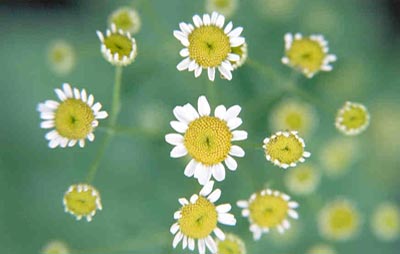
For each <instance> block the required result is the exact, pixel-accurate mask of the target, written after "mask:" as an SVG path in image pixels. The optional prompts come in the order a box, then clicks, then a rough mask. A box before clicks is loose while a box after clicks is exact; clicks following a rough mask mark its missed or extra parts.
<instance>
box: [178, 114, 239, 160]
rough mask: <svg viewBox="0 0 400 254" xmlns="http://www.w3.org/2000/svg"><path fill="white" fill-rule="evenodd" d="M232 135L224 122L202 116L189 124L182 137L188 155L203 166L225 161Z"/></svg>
mask: <svg viewBox="0 0 400 254" xmlns="http://www.w3.org/2000/svg"><path fill="white" fill-rule="evenodd" d="M231 139H232V133H231V132H230V130H229V128H228V125H227V124H226V122H225V121H223V120H220V119H219V118H217V117H213V116H203V117H200V118H198V119H196V120H194V121H192V122H191V123H190V124H189V128H188V129H187V130H186V133H185V136H184V144H185V147H186V149H187V150H188V153H189V154H190V155H191V156H192V157H193V158H194V159H195V160H196V161H198V162H201V163H202V164H204V165H214V164H217V163H220V162H221V161H223V160H225V159H226V157H227V155H228V153H229V151H230V149H231Z"/></svg>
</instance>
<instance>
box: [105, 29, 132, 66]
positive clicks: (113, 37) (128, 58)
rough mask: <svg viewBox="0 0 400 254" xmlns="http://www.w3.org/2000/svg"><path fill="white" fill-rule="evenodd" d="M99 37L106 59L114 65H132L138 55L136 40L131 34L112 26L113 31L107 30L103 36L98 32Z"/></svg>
mask: <svg viewBox="0 0 400 254" xmlns="http://www.w3.org/2000/svg"><path fill="white" fill-rule="evenodd" d="M97 36H98V37H99V40H100V42H101V47H100V49H101V53H102V54H103V56H104V58H105V59H106V60H107V61H108V62H110V63H111V64H113V65H116V66H126V65H129V64H131V63H132V62H133V61H134V60H135V58H136V55H137V46H136V40H135V39H134V38H132V36H131V34H130V33H129V32H124V31H123V30H122V29H117V27H116V25H115V24H112V25H111V30H107V32H106V34H105V35H103V34H102V33H101V32H100V31H97Z"/></svg>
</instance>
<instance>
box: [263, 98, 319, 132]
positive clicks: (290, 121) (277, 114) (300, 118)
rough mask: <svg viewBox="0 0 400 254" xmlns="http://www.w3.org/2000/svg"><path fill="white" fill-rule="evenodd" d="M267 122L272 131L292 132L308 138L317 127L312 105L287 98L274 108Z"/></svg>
mask: <svg viewBox="0 0 400 254" xmlns="http://www.w3.org/2000/svg"><path fill="white" fill-rule="evenodd" d="M269 120H270V126H271V128H272V129H273V130H274V131H278V130H292V131H298V132H299V133H300V134H301V135H304V136H309V135H310V134H311V133H312V132H313V130H314V129H315V126H316V125H317V122H318V116H317V114H316V112H315V108H314V107H313V106H312V105H310V104H308V103H306V102H301V101H299V100H297V99H293V98H287V99H285V100H283V101H281V102H280V103H279V104H277V105H276V106H275V107H274V109H273V110H272V113H271V118H270V119H269Z"/></svg>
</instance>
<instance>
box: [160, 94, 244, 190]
mask: <svg viewBox="0 0 400 254" xmlns="http://www.w3.org/2000/svg"><path fill="white" fill-rule="evenodd" d="M197 109H198V110H196V109H195V108H194V107H193V106H192V105H191V104H189V103H188V104H186V105H184V106H177V107H175V108H174V110H173V112H174V115H175V117H176V118H177V120H178V121H171V127H172V128H173V129H174V130H175V131H177V132H179V134H176V133H173V134H167V135H166V136H165V140H166V141H167V142H168V143H169V144H171V145H174V146H175V147H174V148H173V149H172V151H171V157H172V158H179V157H183V156H185V155H187V154H189V155H190V156H191V157H192V158H193V159H192V160H191V161H190V162H189V163H188V164H187V166H186V168H185V175H186V176H187V177H192V176H194V177H195V178H197V179H198V182H199V183H200V184H201V185H204V184H206V183H207V182H208V181H209V180H210V179H211V176H213V177H214V178H215V180H217V181H222V180H224V179H225V167H224V165H223V164H222V162H225V164H226V166H227V167H228V169H230V170H232V171H234V170H236V168H237V162H236V160H235V159H233V158H232V156H236V157H243V156H244V155H245V152H244V150H243V149H242V148H241V147H239V146H237V145H232V141H239V140H245V139H247V132H246V131H243V130H235V129H236V128H237V127H239V126H240V125H241V124H242V119H240V118H239V117H238V115H239V113H240V111H241V107H240V106H238V105H235V106H232V107H230V108H228V109H226V108H225V106H223V105H219V106H218V107H216V108H215V112H214V116H210V113H211V108H210V105H209V104H208V101H207V99H206V97H205V96H200V97H199V99H198V105H197Z"/></svg>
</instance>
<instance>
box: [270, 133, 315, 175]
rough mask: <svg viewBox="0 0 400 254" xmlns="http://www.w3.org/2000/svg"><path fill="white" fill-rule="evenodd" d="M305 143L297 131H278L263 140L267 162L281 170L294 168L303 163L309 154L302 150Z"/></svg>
mask: <svg viewBox="0 0 400 254" xmlns="http://www.w3.org/2000/svg"><path fill="white" fill-rule="evenodd" d="M305 146H306V145H305V143H304V140H303V139H302V138H300V137H299V136H298V135H297V131H278V132H276V133H275V134H273V135H272V136H271V137H269V138H265V139H264V145H263V148H264V150H265V157H266V159H267V160H268V161H270V162H272V163H273V164H275V165H276V166H279V167H281V168H285V169H286V168H288V167H295V166H296V165H297V163H298V162H304V161H305V158H308V157H310V156H311V153H309V152H306V151H305V150H304V148H305Z"/></svg>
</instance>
